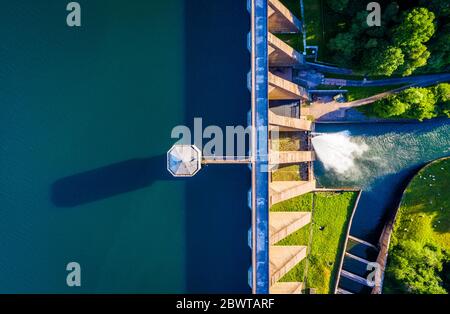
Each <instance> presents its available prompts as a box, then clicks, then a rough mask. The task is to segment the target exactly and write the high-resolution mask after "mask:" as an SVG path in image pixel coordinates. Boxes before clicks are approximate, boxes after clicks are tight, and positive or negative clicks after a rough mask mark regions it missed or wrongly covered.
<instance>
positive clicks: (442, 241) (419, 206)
mask: <svg viewBox="0 0 450 314" xmlns="http://www.w3.org/2000/svg"><path fill="white" fill-rule="evenodd" d="M449 178H450V159H445V160H440V161H437V162H435V163H432V164H430V165H429V166H427V167H425V168H424V169H422V170H421V171H420V172H419V173H418V174H417V175H416V177H415V178H414V179H413V180H412V181H411V183H410V185H409V187H408V188H407V189H406V191H405V194H404V196H403V199H402V203H401V206H400V209H399V213H398V216H397V221H396V224H395V229H394V232H393V234H392V245H395V244H397V243H398V242H399V241H401V240H405V239H413V240H415V241H418V242H421V243H425V242H427V241H432V242H435V243H437V244H439V245H441V246H442V247H444V248H446V249H450V180H449Z"/></svg>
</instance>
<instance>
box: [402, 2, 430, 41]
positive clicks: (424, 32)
mask: <svg viewBox="0 0 450 314" xmlns="http://www.w3.org/2000/svg"><path fill="white" fill-rule="evenodd" d="M434 19H435V15H434V13H433V12H430V11H429V10H427V9H426V8H415V9H412V10H411V11H409V12H406V13H405V14H404V16H403V19H402V23H401V24H400V25H399V26H397V27H396V28H395V29H394V42H395V43H396V44H397V45H398V46H409V45H411V44H415V43H425V42H427V41H429V40H430V38H431V36H433V34H434V32H435V30H436V27H435V25H434Z"/></svg>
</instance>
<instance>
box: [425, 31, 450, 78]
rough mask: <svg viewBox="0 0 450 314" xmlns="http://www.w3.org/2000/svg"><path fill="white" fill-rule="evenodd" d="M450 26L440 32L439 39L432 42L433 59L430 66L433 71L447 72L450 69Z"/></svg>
mask: <svg viewBox="0 0 450 314" xmlns="http://www.w3.org/2000/svg"><path fill="white" fill-rule="evenodd" d="M449 43H450V24H447V25H445V26H444V27H442V29H441V30H440V31H439V32H438V34H437V38H436V39H435V40H434V41H432V42H431V45H430V50H431V58H430V60H429V62H428V63H429V65H430V67H431V68H432V69H433V70H445V69H446V68H449V67H450V45H449Z"/></svg>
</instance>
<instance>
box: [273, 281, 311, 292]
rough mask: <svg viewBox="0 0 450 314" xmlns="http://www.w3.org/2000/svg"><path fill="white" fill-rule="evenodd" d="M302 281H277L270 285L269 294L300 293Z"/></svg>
mask: <svg viewBox="0 0 450 314" xmlns="http://www.w3.org/2000/svg"><path fill="white" fill-rule="evenodd" d="M302 289H303V282H277V283H275V284H274V285H273V286H271V287H270V294H301V293H302Z"/></svg>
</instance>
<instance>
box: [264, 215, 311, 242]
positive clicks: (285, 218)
mask: <svg viewBox="0 0 450 314" xmlns="http://www.w3.org/2000/svg"><path fill="white" fill-rule="evenodd" d="M310 222H311V212H270V213H269V239H270V240H269V242H270V244H271V245H274V244H276V243H278V242H279V241H281V240H282V239H284V238H286V237H287V236H288V235H290V234H292V233H294V232H295V231H297V230H299V229H300V228H303V227H304V226H306V225H307V224H309V223H310Z"/></svg>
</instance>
